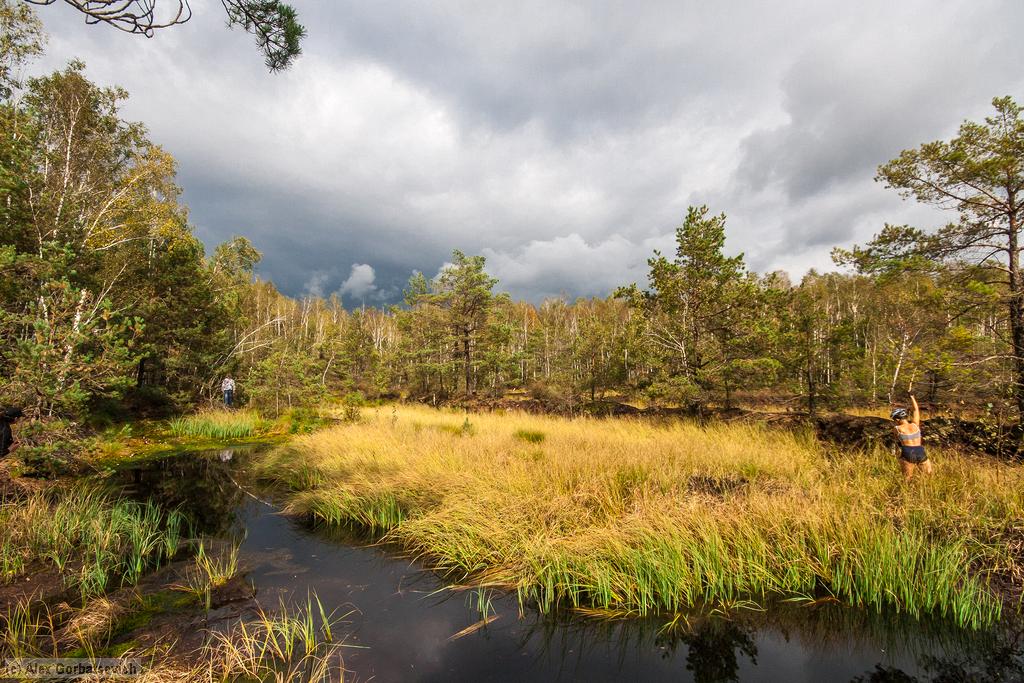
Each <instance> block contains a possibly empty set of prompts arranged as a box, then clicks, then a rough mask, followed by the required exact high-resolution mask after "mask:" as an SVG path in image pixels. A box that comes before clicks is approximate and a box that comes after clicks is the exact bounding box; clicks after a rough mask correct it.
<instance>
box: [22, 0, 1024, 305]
mask: <svg viewBox="0 0 1024 683" xmlns="http://www.w3.org/2000/svg"><path fill="white" fill-rule="evenodd" d="M162 1H164V2H166V0H162ZM192 4H193V10H194V17H193V19H192V20H191V21H190V22H189V23H188V24H186V25H184V26H180V27H175V28H171V29H167V30H165V31H163V32H161V33H158V34H157V35H156V37H154V38H152V39H148V40H147V39H145V38H141V37H138V36H129V35H125V34H121V33H119V32H118V31H116V30H114V29H112V28H110V27H107V26H102V25H101V26H86V25H85V24H84V21H83V18H82V16H81V15H79V14H77V13H76V12H75V11H74V10H73V9H71V8H70V7H67V6H66V5H64V4H63V3H57V4H54V5H51V6H47V7H41V8H39V9H38V13H39V15H40V17H41V18H42V19H43V20H44V23H45V25H46V28H47V30H48V31H49V33H50V42H49V46H48V53H47V55H46V57H45V59H43V60H41V61H40V62H39V63H38V64H37V65H36V66H35V68H34V70H35V71H37V72H38V71H44V70H49V69H53V68H57V67H59V66H60V65H62V63H63V62H65V61H67V60H68V59H70V58H72V57H78V58H81V59H83V60H84V61H85V62H86V64H87V67H88V73H89V74H90V77H91V78H93V79H94V80H95V81H97V82H99V83H101V84H105V85H108V84H118V85H122V86H124V87H126V88H127V89H128V90H129V92H130V93H131V100H130V101H129V102H128V103H127V104H126V106H125V107H124V113H125V115H126V116H127V117H128V118H131V119H135V120H141V121H143V122H145V123H146V124H147V125H148V127H149V129H150V132H151V137H152V139H153V140H154V141H156V142H158V143H160V144H162V145H163V146H164V147H165V148H166V149H168V150H169V151H170V152H171V153H172V154H174V156H175V157H176V158H177V159H178V161H179V164H180V167H179V181H180V184H181V185H182V186H183V188H184V190H185V194H184V197H185V201H186V202H187V204H188V205H189V207H190V210H191V219H192V222H193V223H194V224H195V226H196V231H197V234H198V235H199V236H200V237H201V238H202V239H203V240H204V241H205V242H206V243H207V245H211V246H212V245H214V244H216V243H218V242H220V241H223V240H225V239H227V238H229V237H231V236H232V235H234V234H243V235H246V236H248V237H249V238H250V239H252V240H253V242H254V243H255V244H256V246H257V247H258V248H259V249H260V250H261V251H262V252H263V254H264V260H263V263H262V264H261V266H260V273H261V275H263V276H264V277H267V278H270V279H273V280H274V282H275V283H277V285H278V286H279V287H280V288H281V289H282V291H284V292H286V293H289V294H293V295H299V294H302V293H304V292H305V293H314V294H325V295H326V294H330V293H332V292H340V293H341V295H342V296H343V297H344V300H345V301H346V303H348V304H350V305H358V304H360V303H362V302H365V303H367V304H368V305H372V304H376V303H379V302H382V301H391V300H395V299H396V298H397V297H398V296H400V291H401V288H402V286H403V285H404V283H405V282H406V281H407V280H408V277H409V275H410V273H411V272H412V271H413V270H421V271H423V272H425V273H427V274H429V275H432V274H434V273H436V272H437V270H438V268H439V267H441V266H442V265H443V264H444V263H445V262H446V260H447V258H448V256H449V255H450V253H451V250H452V249H453V248H459V249H461V250H463V251H465V252H467V253H473V254H477V253H479V254H483V255H485V256H486V257H487V264H488V266H487V267H488V270H489V271H490V272H491V273H492V274H493V275H495V276H497V277H498V278H500V279H501V289H503V290H507V291H509V292H511V293H512V294H513V295H514V296H517V297H525V298H529V299H531V300H534V301H536V300H540V299H542V298H544V297H546V296H555V295H560V294H564V295H567V296H570V297H575V296H590V295H605V294H607V293H609V292H610V291H611V290H612V289H613V288H614V287H615V286H617V285H620V284H624V283H629V282H633V281H641V282H642V281H643V279H644V275H645V270H646V265H645V261H646V259H647V257H648V256H649V255H650V254H651V252H652V251H653V250H654V249H656V248H658V249H662V250H665V251H671V249H672V242H673V234H674V229H675V227H676V226H677V225H678V224H679V223H680V221H681V219H682V217H683V216H684V215H685V212H686V207H687V206H688V205H691V204H702V203H706V204H708V205H710V206H711V207H712V209H713V210H714V211H715V212H718V211H724V212H726V213H727V214H728V216H729V221H728V242H727V249H729V250H730V251H733V252H737V251H743V252H744V253H745V254H746V255H747V262H748V265H749V266H750V267H751V268H752V269H754V270H757V271H768V270H775V269H784V270H787V271H789V272H790V273H791V275H792V276H794V277H795V278H798V277H800V276H801V275H802V274H803V273H804V272H805V271H806V270H807V269H808V268H812V267H814V268H818V269H827V268H831V262H830V259H829V252H830V250H831V248H832V247H833V246H835V245H846V244H850V243H852V242H856V241H863V240H865V239H867V238H869V237H870V236H871V235H872V234H873V233H874V232H876V231H877V230H878V229H879V228H880V227H881V226H882V224H883V223H884V222H892V223H903V222H911V223H915V224H918V225H921V226H929V225H937V224H939V223H940V222H941V221H942V220H943V217H942V216H940V215H937V214H935V213H933V212H931V211H929V210H927V209H925V208H923V207H919V206H914V205H912V204H910V203H908V202H904V201H902V200H901V199H900V198H899V197H898V195H896V193H895V192H893V191H892V190H886V189H884V187H882V186H881V185H880V184H878V183H875V182H874V181H873V177H874V171H875V168H876V167H877V166H878V164H879V163H882V162H884V161H886V160H888V159H890V158H891V157H893V156H894V155H895V154H897V153H898V152H899V151H900V150H901V149H904V148H906V147H913V146H916V145H917V144H920V143H921V142H925V141H928V140H932V139H937V138H942V137H948V136H949V135H950V134H952V133H953V132H955V130H956V127H957V125H958V124H959V123H960V122H961V121H963V120H964V119H975V120H977V119H980V118H982V117H984V116H985V115H986V114H987V113H988V111H989V109H990V101H991V99H992V97H993V96H997V95H1005V94H1010V95H1013V96H1014V97H1016V98H1017V99H1018V101H1021V100H1024V69H1022V68H1021V65H1022V64H1024V40H1021V37H1020V36H1021V27H1022V26H1024V3H1021V2H1019V1H1016V0H1007V1H1006V2H995V1H986V0H966V1H963V2H943V3H935V2H929V1H927V0H924V1H916V2H912V1H901V2H893V1H892V0H884V1H883V2H855V3H851V2H821V1H808V2H772V3H766V2H754V1H752V0H751V1H749V2H743V3H741V2H720V3H709V2H706V1H701V2H688V1H687V2H680V1H679V0H667V1H664V2H662V1H661V0H656V1H654V0H652V1H650V2H636V1H633V2H603V1H600V0H593V1H591V2H578V3H577V2H571V3H570V2H561V1H560V0H543V1H535V0H523V1H521V2H514V3H508V2H504V3H497V2H492V3H484V2H469V1H466V2H449V1H447V0H431V1H429V2H425V1H424V2H406V1H402V0H396V1H393V2H383V3H371V2H349V1H342V0H338V1H332V2H323V1H320V2H317V1H314V0H294V2H293V4H294V5H295V7H296V8H297V9H298V11H299V14H300V19H301V21H302V22H303V23H304V24H305V25H306V27H307V28H308V31H309V36H308V38H307V39H306V41H305V42H304V43H303V51H304V54H303V55H302V57H300V58H299V60H298V61H297V62H296V63H295V64H294V66H293V67H292V68H291V69H290V70H289V71H287V72H284V73H280V74H270V73H267V71H266V69H265V68H264V66H263V62H262V57H261V55H260V54H259V53H258V52H257V50H256V48H255V47H254V45H253V44H252V39H251V37H250V36H248V35H247V34H245V33H243V32H241V31H239V30H233V31H229V30H227V29H226V28H225V27H224V22H225V17H224V13H223V9H222V8H221V6H220V3H219V2H216V1H215V0H193V3H192Z"/></svg>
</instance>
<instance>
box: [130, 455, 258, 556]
mask: <svg viewBox="0 0 1024 683" xmlns="http://www.w3.org/2000/svg"><path fill="white" fill-rule="evenodd" d="M244 460H245V458H244V457H240V456H239V454H237V453H236V455H235V456H234V457H233V458H231V459H229V460H222V459H221V458H219V457H218V454H217V453H216V452H211V453H184V454H180V455H174V456H169V457H166V458H161V459H159V460H154V461H151V462H147V463H145V464H142V465H140V466H138V467H135V468H132V469H130V470H126V471H123V472H122V473H121V476H120V477H119V481H118V483H119V484H121V485H123V486H125V488H126V491H125V492H126V493H127V494H128V495H131V496H133V497H137V498H140V499H146V500H151V501H153V502H154V503H156V504H158V505H159V506H161V507H162V508H164V509H165V510H170V509H173V508H178V509H180V510H181V511H182V512H183V513H185V515H186V516H187V517H188V519H189V520H190V521H191V523H192V525H193V533H195V534H196V535H203V536H222V535H226V534H228V533H229V532H230V531H231V530H232V527H233V526H234V525H235V523H236V522H237V513H238V511H239V508H240V507H241V506H242V504H243V503H244V502H245V493H244V492H243V491H242V490H241V489H240V488H239V487H238V486H237V485H236V483H235V482H236V481H237V480H238V478H239V477H240V476H241V474H242V473H243V472H244V462H243V461H244Z"/></svg>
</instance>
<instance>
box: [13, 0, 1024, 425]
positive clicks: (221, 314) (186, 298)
mask: <svg viewBox="0 0 1024 683" xmlns="http://www.w3.org/2000/svg"><path fill="white" fill-rule="evenodd" d="M0 8H2V13H3V16H2V22H3V24H4V31H5V33H6V35H7V36H8V39H7V40H5V41H3V42H0V95H2V97H3V99H2V102H0V125H2V131H3V134H2V137H0V165H2V168H0V269H2V273H3V277H2V279H0V401H2V402H4V403H14V404H19V405H23V406H25V407H26V409H28V410H29V411H30V412H32V413H34V414H36V415H61V416H67V417H73V418H77V419H82V418H86V417H88V416H89V415H92V414H96V413H103V412H112V411H118V410H129V411H131V410H143V409H145V410H177V409H185V408H187V407H189V406H191V405H195V404H197V403H202V402H204V401H208V400H212V398H213V397H214V395H215V393H216V388H217V386H218V385H219V381H220V378H222V377H223V376H225V375H226V374H231V375H233V376H235V377H236V378H237V380H238V385H239V398H240V399H242V400H243V401H246V402H248V403H249V404H251V405H254V406H256V407H259V408H261V409H265V410H270V411H275V412H276V411H281V410H283V409H285V408H288V407H294V406H300V405H311V404H316V403H318V402H320V401H321V400H323V399H324V398H325V397H328V396H338V395H344V394H347V393H355V392H360V393H361V394H362V395H364V396H368V397H379V396H397V395H402V396H405V397H409V398H414V399H419V400H427V401H435V402H436V401H441V400H445V399H448V398H451V397H457V396H462V395H466V394H476V395H481V394H486V395H503V394H505V393H506V392H509V391H511V390H521V391H524V392H529V393H531V394H533V395H534V396H536V397H538V398H541V399H543V400H545V401H550V402H555V403H558V404H559V405H561V406H563V407H568V408H570V409H571V408H573V407H574V406H578V405H580V404H581V403H583V402H587V401H591V400H594V399H598V398H601V397H603V396H607V395H609V394H613V395H616V396H625V397H631V398H636V399H642V400H644V401H646V402H649V403H655V404H664V405H689V406H702V405H708V404H720V405H728V404H732V403H735V402H737V401H748V402H749V401H753V400H757V401H771V402H773V403H777V404H787V405H790V406H792V407H793V408H795V409H803V410H808V409H809V410H811V411H814V410H820V409H823V408H826V407H827V408H838V407H844V406H851V405H875V404H879V403H882V402H889V401H893V400H897V399H898V398H899V397H901V396H902V395H904V394H905V392H907V391H908V390H913V391H915V392H916V393H917V395H918V396H919V397H922V398H923V399H925V400H926V401H928V402H930V403H932V404H935V405H945V406H950V407H956V406H965V407H968V408H970V409H972V410H978V409H981V410H988V411H993V412H999V413H1005V414H1006V415H1012V416H1013V417H1012V419H1016V415H1017V414H1018V413H1019V412H1020V407H1021V405H1022V400H1024V399H1022V392H1021V387H1022V386H1024V384H1022V382H1021V379H1022V378H1024V282H1022V280H1021V277H1020V274H1019V272H1018V267H1019V258H1018V257H1019V247H1018V244H1017V233H1018V230H1019V228H1020V224H1021V220H1022V217H1024V213H1022V208H1021V204H1024V202H1021V200H1020V197H1019V196H1018V192H1019V191H1020V190H1021V187H1022V182H1021V179H1022V177H1024V171H1022V161H1024V122H1022V119H1021V110H1020V107H1019V106H1018V105H1017V104H1016V103H1015V102H1014V101H1013V100H1012V99H1010V98H1001V99H996V100H994V102H993V104H994V107H995V114H994V115H993V116H992V117H991V118H989V119H986V121H985V122H984V123H981V124H975V123H965V124H964V125H963V126H962V127H961V128H960V131H959V133H958V135H957V137H956V138H954V139H953V140H951V141H949V142H936V143H929V144H926V145H922V146H921V147H920V148H917V149H912V150H909V151H907V152H904V153H903V154H902V155H901V156H900V157H899V158H897V159H895V160H893V161H891V162H889V163H888V164H885V165H883V166H882V167H880V169H879V180H880V181H881V182H884V183H885V184H886V185H888V186H890V187H892V188H894V189H895V190H896V191H899V192H901V193H903V194H904V195H906V196H909V197H912V198H914V199H916V200H918V201H923V202H926V203H930V204H934V205H937V206H941V207H944V208H949V209H951V211H950V214H949V215H950V216H951V220H952V221H953V222H951V223H950V224H949V225H947V226H946V227H944V228H941V229H939V230H938V231H934V232H924V231H921V230H917V229H915V228H911V227H908V226H885V228H884V229H883V230H882V231H881V232H880V234H879V235H878V236H877V237H876V238H875V239H874V240H873V241H872V242H870V243H869V244H867V245H864V246H862V247H855V248H853V249H851V250H847V251H844V250H837V251H836V252H835V253H834V258H835V260H836V263H837V264H838V265H840V266H844V267H845V270H843V271H842V272H829V273H818V272H810V273H808V274H807V275H806V276H805V277H804V278H803V279H802V280H801V281H800V282H791V281H790V280H789V278H788V277H787V276H786V274H784V273H767V274H757V273H753V272H750V271H749V270H748V269H747V268H746V266H745V263H744V260H743V257H742V255H730V254H731V253H733V252H732V250H730V249H727V247H726V244H725V232H726V231H725V227H726V225H725V224H726V217H725V215H724V214H716V213H714V212H712V211H711V210H709V209H708V208H707V207H703V206H701V207H692V208H690V209H689V210H688V212H687V214H686V216H685V218H684V219H683V221H682V225H681V226H680V227H679V228H678V230H677V231H676V250H675V253H670V254H657V253H655V254H653V255H652V257H651V259H650V261H649V277H648V280H647V282H645V283H639V284H630V283H623V287H621V288H620V289H619V290H617V291H616V292H613V293H610V294H609V296H608V297H607V298H592V299H578V300H575V301H566V300H563V299H551V300H547V301H544V302H543V303H540V304H533V303H529V302H524V301H515V300H513V299H511V298H510V297H509V296H508V295H506V294H501V293H500V283H499V282H497V281H496V280H495V279H494V278H492V277H491V276H490V275H488V273H487V271H486V264H485V261H484V259H483V257H480V256H472V255H466V254H464V253H462V252H459V251H455V252H454V253H453V256H452V260H451V265H450V266H448V267H446V268H445V269H444V270H442V272H441V273H440V274H439V275H438V276H437V277H435V278H428V277H426V276H424V275H422V274H415V275H414V276H413V277H412V278H411V279H410V281H409V283H408V286H407V287H406V290H405V293H404V300H403V302H402V303H401V304H398V305H394V306H389V307H384V308H361V309H358V310H351V311H350V310H346V309H345V308H344V306H343V305H342V302H341V301H340V300H339V299H338V298H336V297H331V298H327V299H324V298H318V297H306V298H302V299H296V298H291V297H288V296H285V295H283V294H281V293H280V292H278V291H277V290H276V289H275V288H274V286H273V284H272V283H270V282H266V281H262V280H260V279H259V278H258V277H256V276H255V275H254V273H255V268H256V266H257V264H258V262H259V259H260V255H259V253H258V251H257V249H256V248H255V247H254V246H253V245H252V244H251V243H250V242H249V241H247V240H246V239H245V238H243V237H237V238H235V239H233V240H231V241H229V242H227V243H225V244H222V245H220V246H218V247H216V248H215V249H213V250H212V252H211V253H207V252H206V251H205V250H204V247H203V245H202V243H201V242H200V241H199V240H198V239H197V238H196V237H195V235H194V234H193V231H192V228H191V226H190V224H189V221H188V213H187V210H186V208H185V207H184V206H183V205H182V203H181V201H180V188H179V187H178V186H177V184H176V181H175V162H174V159H173V158H172V157H171V155H169V154H168V153H167V152H166V151H165V150H163V149H161V148H160V146H159V145H158V144H156V143H155V142H153V141H152V140H150V138H149V136H148V134H147V132H146V129H145V127H144V126H143V125H141V124H138V123H134V122H129V121H126V120H124V118H123V117H122V116H121V114H120V110H119V107H120V105H121V104H122V102H123V101H124V99H125V98H126V97H127V93H126V92H124V91H123V90H121V89H119V88H107V87H101V86H98V85H96V84H94V83H92V82H90V81H89V79H88V78H87V77H86V76H85V73H84V66H83V65H82V64H81V63H78V62H72V63H70V64H69V65H68V66H67V67H66V68H65V69H63V70H60V71H57V72H54V73H52V74H50V75H48V76H44V77H40V78H35V79H28V80H26V81H23V82H22V81H19V80H18V78H17V74H18V73H19V68H20V66H21V65H22V64H23V63H24V62H25V61H26V60H27V59H30V58H31V57H32V56H33V55H34V54H37V53H39V52H40V50H41V46H42V40H43V36H42V33H41V30H40V27H39V24H38V22H37V21H36V20H35V19H34V17H33V16H32V14H31V12H30V11H29V10H28V9H27V6H26V5H25V4H24V3H11V2H6V1H4V2H0ZM909 142H911V143H912V142H913V141H909Z"/></svg>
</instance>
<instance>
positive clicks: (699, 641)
mask: <svg viewBox="0 0 1024 683" xmlns="http://www.w3.org/2000/svg"><path fill="white" fill-rule="evenodd" d="M655 642H657V643H659V644H660V645H662V646H664V647H666V651H665V653H664V654H663V655H662V656H663V657H668V656H670V655H671V653H673V652H675V649H676V647H677V646H678V645H679V644H680V643H685V644H686V647H687V653H686V670H687V671H692V672H693V680H694V681H695V682H696V683H731V682H732V681H738V680H739V671H740V664H739V658H740V656H741V655H742V656H743V657H746V658H748V659H749V660H750V662H751V663H752V664H754V665H756V664H757V645H755V644H754V638H753V631H752V630H750V629H749V628H747V627H745V626H744V625H742V624H740V623H738V622H736V621H726V620H723V619H707V620H705V621H703V622H702V623H701V625H700V626H699V627H698V628H696V629H695V630H692V631H691V630H690V629H685V630H683V629H666V630H665V631H664V632H663V633H662V634H661V635H659V636H658V638H657V639H656V640H655Z"/></svg>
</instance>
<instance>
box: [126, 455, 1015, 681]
mask: <svg viewBox="0 0 1024 683" xmlns="http://www.w3.org/2000/svg"><path fill="white" fill-rule="evenodd" d="M251 457H252V453H251V452H247V451H245V450H237V449H236V450H224V451H213V452H206V453H187V454H180V455H174V456H169V457H166V458H163V459H161V460H156V461H150V462H147V463H145V464H142V465H139V466H136V467H134V468H131V469H127V470H123V471H122V472H120V473H119V474H118V475H117V480H119V481H120V482H121V483H122V484H123V485H124V486H125V490H126V491H127V492H128V493H129V494H130V495H133V496H137V497H141V498H148V499H151V500H154V501H156V502H158V503H160V504H161V505H164V506H167V507H174V506H179V507H180V508H181V509H182V510H183V511H185V512H186V513H188V514H189V515H190V516H191V518H192V519H193V521H194V523H195V525H196V531H197V532H198V533H202V534H205V535H210V536H217V537H220V538H234V539H239V538H241V539H243V540H242V544H241V564H242V566H243V569H244V570H245V572H246V576H247V578H248V579H249V580H250V581H251V582H252V583H253V585H254V586H255V588H256V591H257V599H258V600H259V601H260V602H261V603H262V604H264V605H266V606H274V605H276V604H277V603H278V600H279V598H283V599H284V600H285V601H286V602H291V601H293V602H295V603H298V604H305V602H306V600H307V596H308V595H309V594H311V593H315V594H316V595H317V596H318V597H319V599H320V601H321V603H322V604H323V606H324V608H325V609H326V611H327V612H331V611H332V610H335V613H336V614H337V615H343V614H346V613H347V616H346V617H345V618H344V619H343V620H342V622H341V623H340V624H338V625H337V626H336V627H335V634H336V635H339V634H341V635H343V636H344V638H345V642H346V644H347V645H351V646H353V647H346V648H344V649H343V650H342V655H343V657H344V662H345V669H346V680H353V679H354V680H357V681H368V680H371V679H372V680H375V681H463V680H464V681H670V680H671V681H697V682H700V683H719V682H721V683H724V682H728V681H792V682H794V683H795V682H802V681H807V682H811V681H874V682H885V681H893V682H900V683H910V682H912V681H921V682H923V681H932V682H942V683H946V682H953V681H1024V633H1022V632H1021V629H1020V628H1019V627H1016V628H1002V629H998V630H994V631H992V632H986V633H974V632H966V631H963V630H959V629H956V628H955V627H952V626H951V625H949V624H943V623H936V622H919V621H914V620H908V619H905V618H901V617H900V616H899V615H876V614H873V613H864V612H861V611H858V610H853V609H847V608H844V607H841V606H838V605H834V604H832V605H822V606H817V607H805V606H796V605H782V606H779V607H777V608H772V609H770V610H768V611H766V612H754V611H746V612H743V613H741V614H740V615H739V616H736V615H734V616H733V617H732V618H729V619H725V618H720V617H703V618H699V617H698V618H694V619H692V620H691V626H692V627H691V628H689V629H667V628H665V625H666V620H665V619H660V620H655V619H649V620H628V621H612V622H608V621H599V620H594V619H583V618H578V617H575V618H574V617H572V616H569V615H567V616H563V617H551V616H542V615H540V614H538V613H537V612H536V611H534V610H532V609H530V608H526V609H525V610H524V613H523V614H520V608H519V605H518V602H517V600H516V598H515V596H514V595H506V594H502V593H498V592H490V593H489V594H488V595H487V596H486V599H487V600H488V601H489V604H488V614H489V615H490V616H492V617H493V616H496V617H497V618H496V619H494V620H493V621H491V622H490V623H488V624H487V625H486V626H485V627H483V628H480V629H478V630H476V631H474V632H472V633H469V634H467V635H464V636H460V637H454V638H453V636H455V634H458V633H459V632H461V631H463V630H464V629H466V628H467V627H469V626H471V625H473V624H476V623H478V622H479V621H480V619H481V612H480V607H479V604H480V597H479V594H478V593H477V592H476V591H467V592H453V591H449V590H445V586H446V584H445V582H444V581H443V579H442V578H440V577H438V576H437V575H435V574H434V573H432V572H430V571H428V570H426V569H425V568H424V567H423V565H422V564H420V563H418V562H416V561H413V560H410V559H409V558H406V557H403V556H402V555H401V554H399V553H397V552H395V551H394V549H388V548H385V547H380V546H370V545H367V544H366V543H365V542H361V541H358V540H355V539H354V538H349V537H345V536H344V535H340V534H338V533H336V532H330V531H327V530H323V529H316V528H313V527H311V526H309V525H307V524H305V523H304V522H303V521H302V520H298V519H295V518H291V517H287V516H285V515H282V514H280V513H279V511H278V508H277V507H276V504H275V503H274V498H273V495H272V492H268V491H266V490H260V488H259V487H258V486H257V485H256V483H255V482H254V481H253V480H252V478H251V477H250V476H249V474H248V468H247V462H248V460H249V458H251Z"/></svg>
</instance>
